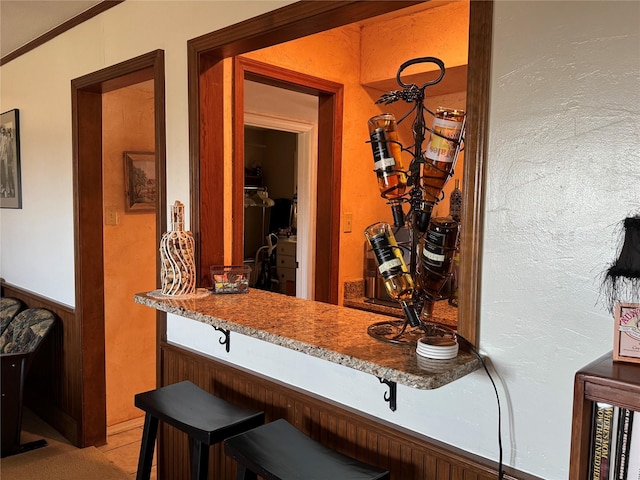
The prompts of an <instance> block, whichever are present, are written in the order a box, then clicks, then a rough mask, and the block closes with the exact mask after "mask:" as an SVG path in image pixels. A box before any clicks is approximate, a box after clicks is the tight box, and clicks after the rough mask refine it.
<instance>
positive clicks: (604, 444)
mask: <svg viewBox="0 0 640 480" xmlns="http://www.w3.org/2000/svg"><path fill="white" fill-rule="evenodd" d="M614 410H615V407H614V406H613V405H611V404H608V403H604V402H594V404H593V420H592V428H591V432H592V433H591V455H590V462H589V480H609V473H610V465H611V460H612V452H611V442H612V438H613V428H612V427H613V425H612V423H613V419H614Z"/></svg>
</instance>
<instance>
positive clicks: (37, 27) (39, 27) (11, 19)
mask: <svg viewBox="0 0 640 480" xmlns="http://www.w3.org/2000/svg"><path fill="white" fill-rule="evenodd" d="M101 1H102V0H0V58H2V57H4V56H5V55H7V54H9V53H11V52H13V51H14V50H16V49H18V48H20V47H22V46H24V45H26V44H27V43H29V42H30V41H31V40H35V39H36V38H38V37H40V36H41V35H43V34H45V33H46V32H48V31H49V30H52V29H53V28H55V27H57V26H58V25H61V24H63V23H64V22H66V21H67V20H70V19H72V18H73V17H75V16H77V15H79V14H80V13H82V12H84V11H86V10H88V9H90V8H91V7H93V6H94V5H96V4H98V3H101Z"/></svg>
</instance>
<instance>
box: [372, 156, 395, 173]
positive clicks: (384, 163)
mask: <svg viewBox="0 0 640 480" xmlns="http://www.w3.org/2000/svg"><path fill="white" fill-rule="evenodd" d="M395 166H396V160H395V159H394V158H393V157H391V158H381V159H380V160H378V161H377V162H375V163H374V164H373V167H374V169H376V170H384V169H385V168H387V167H395Z"/></svg>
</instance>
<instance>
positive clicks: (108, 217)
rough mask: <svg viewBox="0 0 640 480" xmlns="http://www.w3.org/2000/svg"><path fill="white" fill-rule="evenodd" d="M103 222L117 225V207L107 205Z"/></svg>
mask: <svg viewBox="0 0 640 480" xmlns="http://www.w3.org/2000/svg"><path fill="white" fill-rule="evenodd" d="M104 224H105V225H117V224H118V209H117V208H115V207H107V208H106V209H105V212H104Z"/></svg>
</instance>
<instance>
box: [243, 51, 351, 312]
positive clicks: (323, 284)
mask: <svg viewBox="0 0 640 480" xmlns="http://www.w3.org/2000/svg"><path fill="white" fill-rule="evenodd" d="M245 78H247V79H251V80H254V81H258V82H261V83H265V84H268V85H272V86H276V87H279V88H285V89H287V90H292V91H296V92H301V93H305V94H310V95H314V96H317V97H318V98H319V104H320V106H321V108H319V112H318V117H319V118H318V167H317V169H318V175H317V184H318V189H317V204H318V205H322V206H323V208H317V209H316V242H315V243H316V255H315V257H316V263H315V269H314V271H315V279H314V284H315V288H314V292H315V293H314V299H315V300H318V301H323V302H328V303H338V271H339V270H338V266H339V262H340V256H339V252H340V247H339V245H340V195H341V190H340V181H341V179H340V173H341V171H342V124H343V121H342V108H343V95H344V86H343V85H342V84H340V83H336V82H332V81H329V80H326V79H323V78H319V77H314V76H311V75H307V74H304V73H300V72H296V71H293V70H288V69H286V68H281V67H278V66H275V65H271V64H268V63H263V62H259V61H256V60H253V59H249V58H244V57H236V58H235V62H234V95H233V98H234V117H233V118H234V122H233V124H234V131H233V138H234V149H233V159H234V160H233V193H232V195H233V226H232V228H233V261H234V263H236V264H241V263H242V261H243V260H244V258H243V256H244V251H243V249H242V248H238V247H240V246H242V245H243V244H244V232H243V227H244V222H243V217H244V189H243V187H244V81H245ZM327 259H328V260H329V261H327Z"/></svg>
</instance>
